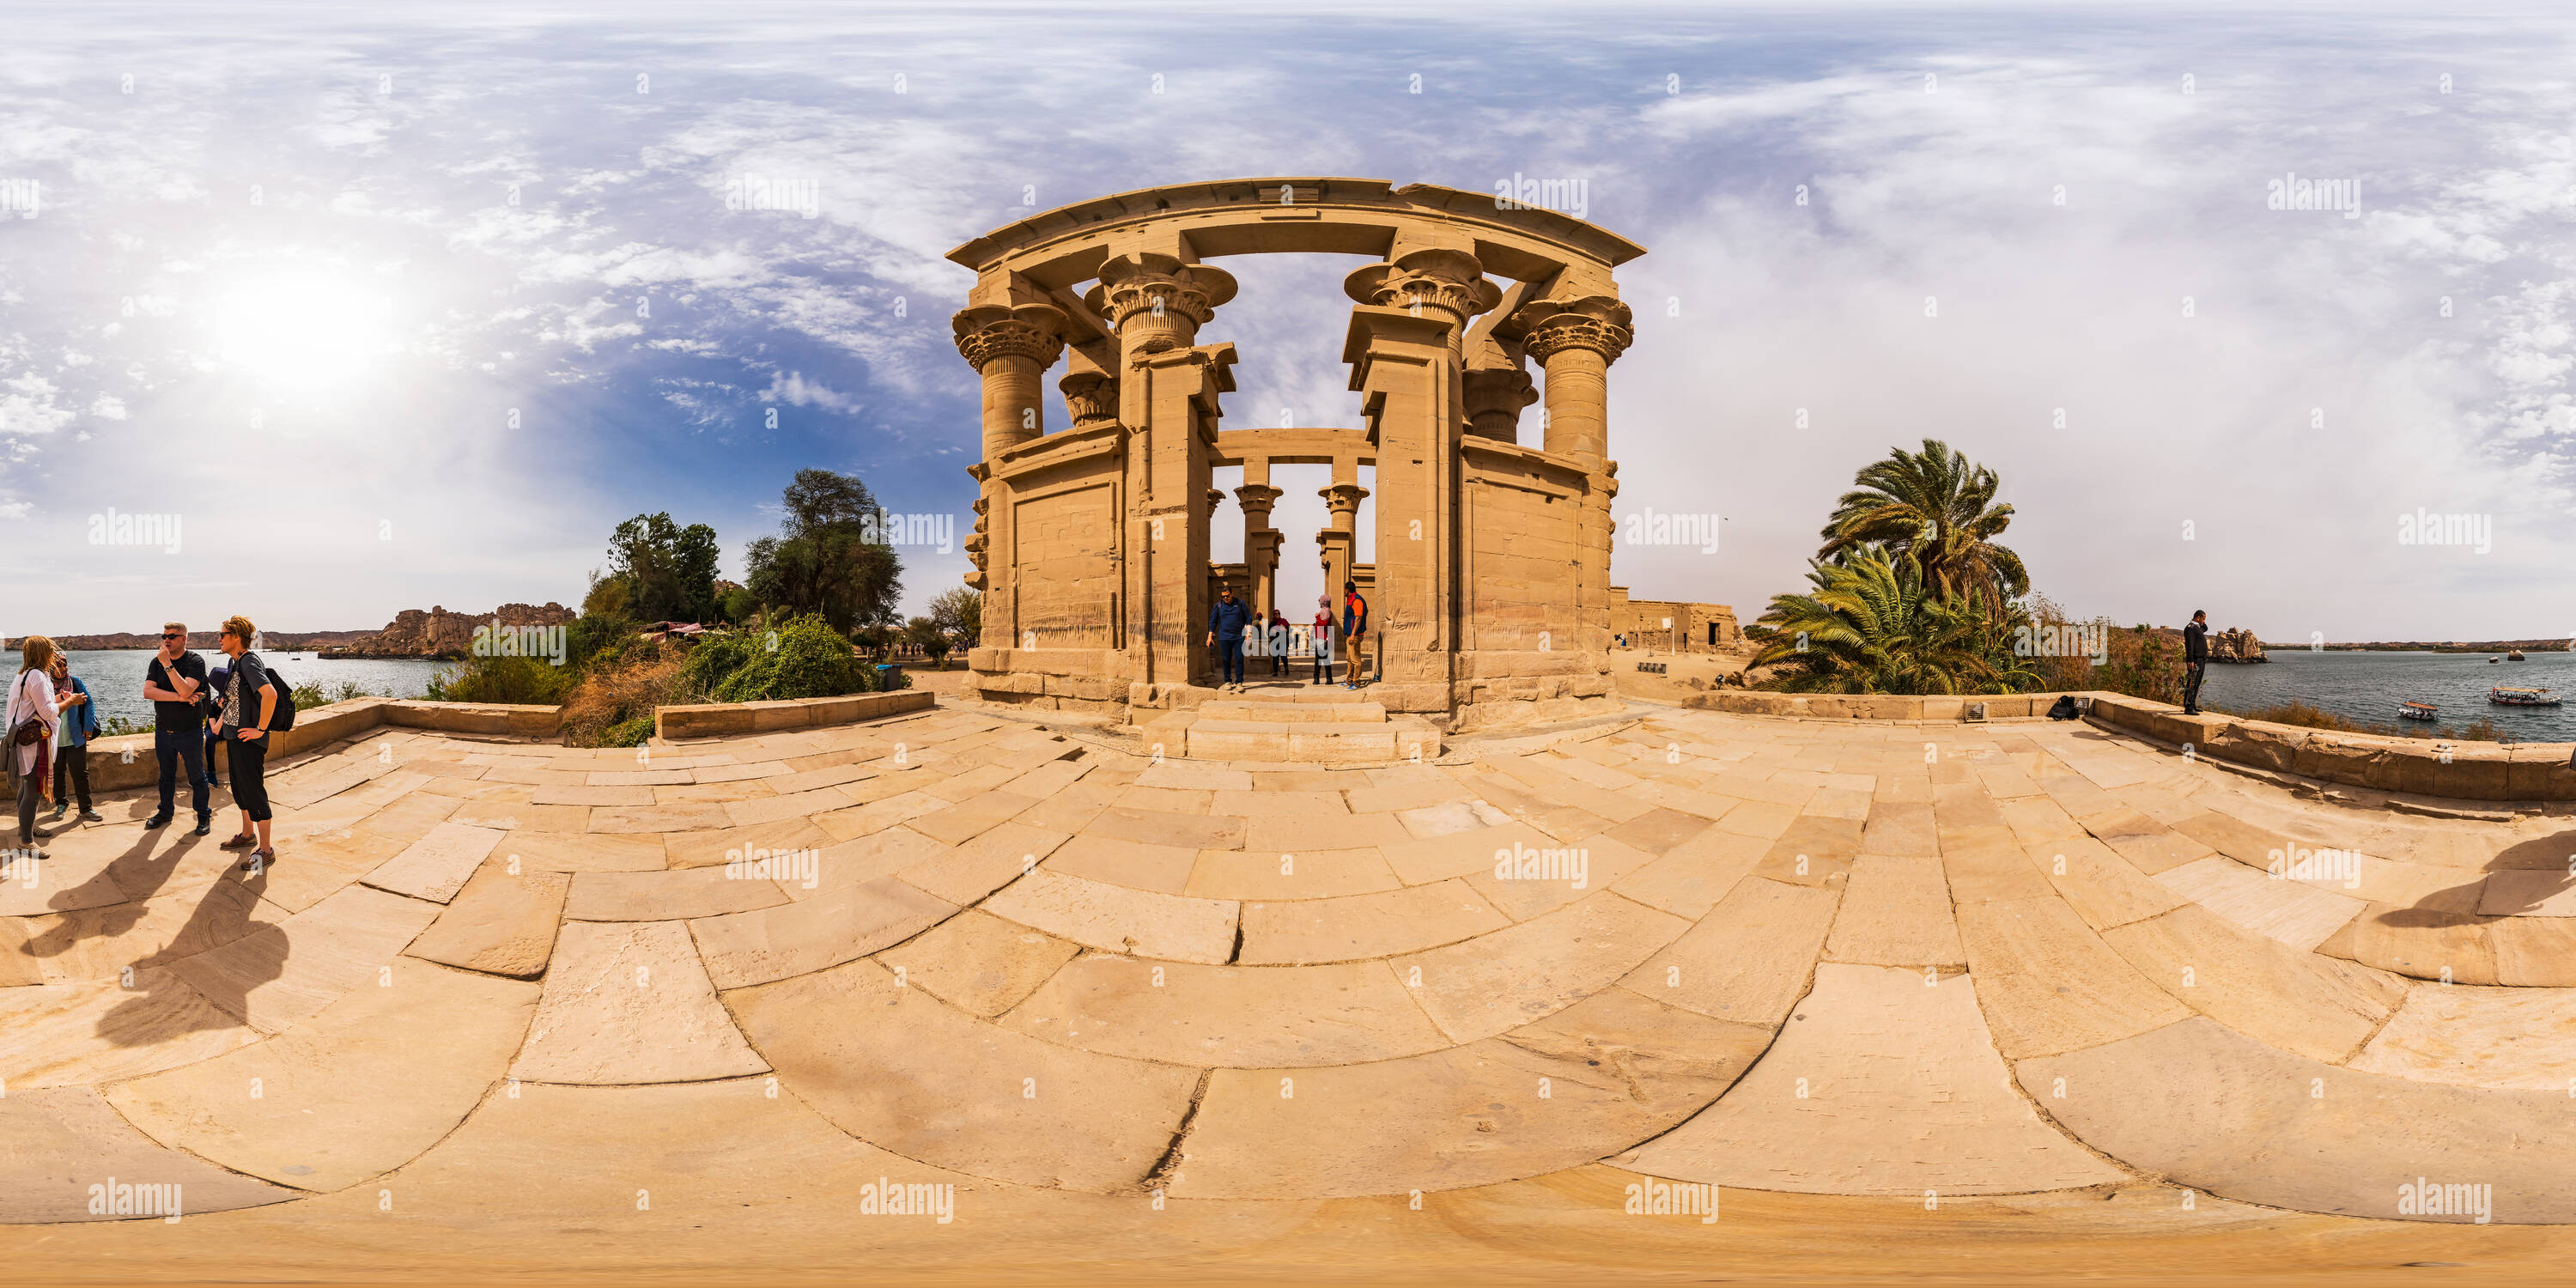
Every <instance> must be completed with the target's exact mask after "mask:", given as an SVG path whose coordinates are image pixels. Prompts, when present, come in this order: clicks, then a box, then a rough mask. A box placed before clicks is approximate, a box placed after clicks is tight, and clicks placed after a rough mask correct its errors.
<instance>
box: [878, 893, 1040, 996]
mask: <svg viewBox="0 0 2576 1288" xmlns="http://www.w3.org/2000/svg"><path fill="white" fill-rule="evenodd" d="M1081 953H1082V946H1081V945H1080V944H1076V943H1072V942H1069V941H1067V940H1062V939H1058V938H1056V937H1055V936H1053V935H1050V934H1046V933H1044V932H1042V931H1036V930H1031V929H1029V928H1028V927H1026V926H1023V925H1021V924H1019V923H1018V922H1015V921H1006V920H1004V919H1002V918H1000V917H996V916H994V915H993V914H991V913H989V912H986V911H984V910H983V909H981V908H968V909H966V910H965V911H963V912H960V913H958V914H957V915H956V916H954V917H951V918H949V919H948V920H946V921H943V922H940V923H939V924H938V925H936V926H933V927H931V928H930V929H929V930H926V931H924V932H922V933H921V934H920V935H917V936H915V937H914V938H912V939H910V940H907V941H906V942H904V943H901V944H897V945H895V946H894V947H892V948H888V949H885V950H884V951H882V952H879V953H878V954H876V960H877V961H878V962H879V963H881V964H883V965H884V966H885V968H886V969H887V970H890V971H893V972H894V974H895V979H896V981H897V983H898V984H900V985H901V986H903V987H907V988H921V989H928V990H929V991H930V994H931V995H932V996H934V997H937V998H939V999H940V1000H941V1001H944V1002H946V1003H948V1004H949V1005H950V1006H954V1007H956V1008H957V1009H959V1010H961V1011H964V1012H966V1013H967V1014H969V1015H975V1016H980V1017H982V1018H984V1019H988V1020H989V1019H992V1018H993V1017H995V1016H997V1015H1000V1014H1001V1013H1003V1012H1004V1011H1007V1010H1010V1009H1011V1008H1012V1007H1014V1006H1017V1005H1019V1004H1020V1001H1021V999H1023V998H1025V997H1027V996H1028V995H1029V994H1031V993H1034V992H1036V991H1037V989H1038V986H1039V985H1040V984H1044V983H1045V982H1046V981H1047V979H1048V977H1050V976H1052V975H1054V974H1055V973H1056V972H1057V971H1058V970H1060V969H1062V968H1063V967H1064V964H1065V963H1066V962H1069V961H1072V960H1073V959H1074V958H1075V957H1077V956H1080V955H1081Z"/></svg>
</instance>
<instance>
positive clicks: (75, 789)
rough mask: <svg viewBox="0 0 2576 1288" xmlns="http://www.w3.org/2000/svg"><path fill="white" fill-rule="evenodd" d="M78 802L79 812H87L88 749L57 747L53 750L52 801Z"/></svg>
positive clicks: (85, 747)
mask: <svg viewBox="0 0 2576 1288" xmlns="http://www.w3.org/2000/svg"><path fill="white" fill-rule="evenodd" d="M74 797H78V798H79V800H80V812H81V813H83V814H86V813H88V812H89V748H88V747H87V746H80V747H57V748H55V749H54V800H55V801H56V802H69V801H70V800H72V799H73V798H74Z"/></svg>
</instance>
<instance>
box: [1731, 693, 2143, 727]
mask: <svg viewBox="0 0 2576 1288" xmlns="http://www.w3.org/2000/svg"><path fill="white" fill-rule="evenodd" d="M2065 696H2066V695H2065V694H2062V693H2015V694H2008V695H2005V696H2001V697H1964V698H1943V697H1912V696H1904V695H1896V694H1848V695H1846V694H1828V693H1767V692H1763V691H1760V690H1755V689H1712V690H1710V691H1708V692H1706V693H1693V694H1691V695H1690V696H1689V697H1688V698H1686V699H1684V700H1683V701H1682V705H1683V706H1686V707H1692V708H1695V709H1697V710H1701V711H1731V712H1734V713H1735V714H1737V715H1747V716H1788V717H1792V718H1797V719H1807V720H1937V721H1953V720H1965V719H1967V718H1968V713H1967V709H1968V706H1969V704H1971V703H1980V702H1981V703H1984V704H1985V708H1986V719H1988V720H2012V719H2027V718H2029V717H2032V716H2045V715H2047V714H2048V709H2049V708H2050V707H2052V706H2055V705H2057V700H2058V699H2059V698H2062V697H2065ZM2108 696H2110V695H2108V694H2098V693H2090V692H2079V693H2077V694H2075V697H2077V698H2078V699H2083V698H2099V697H2108Z"/></svg>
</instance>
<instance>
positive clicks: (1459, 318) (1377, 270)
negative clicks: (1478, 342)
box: [1342, 248, 1503, 357]
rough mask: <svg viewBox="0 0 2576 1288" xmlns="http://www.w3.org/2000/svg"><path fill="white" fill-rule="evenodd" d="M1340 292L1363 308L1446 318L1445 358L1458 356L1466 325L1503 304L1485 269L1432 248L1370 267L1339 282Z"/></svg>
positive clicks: (1465, 257) (1462, 254) (1455, 254)
mask: <svg viewBox="0 0 2576 1288" xmlns="http://www.w3.org/2000/svg"><path fill="white" fill-rule="evenodd" d="M1342 290H1343V292H1344V293H1346V294H1348V295H1349V296H1350V297H1351V298H1352V299H1354V300H1357V301H1359V302H1360V303H1362V304H1375V305H1378V306H1379V307H1381V308H1390V309H1406V310H1409V311H1411V312H1412V313H1414V314H1415V315H1417V316H1421V315H1426V314H1429V315H1436V316H1439V317H1444V318H1447V319H1448V320H1449V321H1450V322H1451V323H1452V324H1453V325H1452V326H1451V327H1450V329H1449V353H1450V356H1452V357H1456V356H1458V355H1459V353H1460V350H1461V346H1462V345H1463V344H1464V342H1465V339H1466V335H1467V323H1468V322H1470V321H1472V320H1474V318H1475V317H1476V315H1477V314H1480V313H1483V312H1485V311H1487V310H1489V309H1491V308H1493V307H1494V306H1495V305H1497V304H1500V303H1502V302H1503V290H1502V288H1501V287H1499V286H1496V285H1494V284H1493V283H1492V282H1488V281H1486V280H1485V276H1484V266H1483V265H1481V264H1479V263H1477V262H1476V257H1475V256H1473V255H1470V254H1468V253H1467V252H1465V251H1463V250H1448V249H1440V248H1434V249H1429V250H1417V251H1413V252H1410V253H1408V254H1404V255H1399V256H1397V257H1396V258H1395V259H1394V260H1393V261H1391V262H1388V263H1382V264H1370V265H1368V266H1366V267H1364V268H1361V269H1359V270H1358V271H1356V272H1353V273H1352V274H1351V275H1350V276H1348V277H1345V278H1343V279H1342Z"/></svg>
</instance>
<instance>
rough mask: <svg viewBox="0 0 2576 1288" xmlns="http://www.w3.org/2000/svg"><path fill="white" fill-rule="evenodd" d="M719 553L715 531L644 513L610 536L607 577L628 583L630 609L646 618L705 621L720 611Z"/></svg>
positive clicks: (620, 525)
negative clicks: (717, 607)
mask: <svg viewBox="0 0 2576 1288" xmlns="http://www.w3.org/2000/svg"><path fill="white" fill-rule="evenodd" d="M716 556H717V546H716V530H715V529H713V528H710V527H708V526H707V525H705V524H703V523H692V524H690V525H689V526H687V527H685V528H683V527H681V526H679V525H678V524H676V523H673V522H672V521H671V516H670V515H669V514H668V513H663V514H639V515H636V516H635V517H634V518H632V519H628V520H627V521H626V522H624V523H621V524H618V525H617V531H615V532H614V533H611V534H610V535H609V538H608V580H612V581H616V582H620V583H622V584H623V585H624V586H625V590H626V598H627V611H628V612H629V613H630V614H632V615H633V616H635V617H637V618H639V619H641V620H643V621H648V622H659V621H674V622H703V621H706V620H709V619H710V618H713V617H714V616H715V613H716V602H715V599H716V592H715V584H716ZM585 606H587V605H585Z"/></svg>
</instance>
